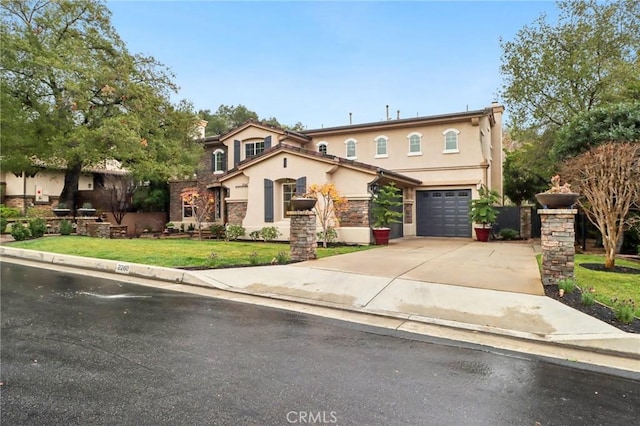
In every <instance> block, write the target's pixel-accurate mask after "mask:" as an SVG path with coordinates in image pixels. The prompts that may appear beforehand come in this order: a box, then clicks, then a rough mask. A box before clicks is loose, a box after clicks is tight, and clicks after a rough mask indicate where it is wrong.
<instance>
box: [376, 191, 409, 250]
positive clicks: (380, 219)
mask: <svg viewBox="0 0 640 426" xmlns="http://www.w3.org/2000/svg"><path fill="white" fill-rule="evenodd" d="M400 200H402V195H401V190H400V188H398V187H397V186H395V184H394V183H393V182H391V183H389V184H387V185H384V186H383V187H382V188H380V189H379V190H378V192H377V193H376V194H375V195H374V197H373V208H372V209H371V215H372V219H373V238H374V240H375V242H376V245H386V244H389V233H390V232H391V228H390V227H389V225H391V224H392V223H400V222H402V212H399V211H398V210H397V208H398V207H401V206H402V201H400Z"/></svg>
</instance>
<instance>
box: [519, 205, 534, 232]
mask: <svg viewBox="0 0 640 426" xmlns="http://www.w3.org/2000/svg"><path fill="white" fill-rule="evenodd" d="M520 238H523V239H525V240H528V239H530V238H531V207H530V206H521V207H520Z"/></svg>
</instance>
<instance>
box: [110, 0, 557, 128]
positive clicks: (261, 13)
mask: <svg viewBox="0 0 640 426" xmlns="http://www.w3.org/2000/svg"><path fill="white" fill-rule="evenodd" d="M107 6H108V8H109V9H110V10H111V11H112V14H113V15H112V23H113V25H114V27H115V28H116V30H117V31H118V33H119V34H120V36H121V37H122V38H123V39H124V41H125V42H126V43H127V46H128V48H129V50H130V51H131V52H134V53H143V54H145V55H151V56H154V57H155V58H156V59H157V60H159V61H160V62H162V63H163V64H165V65H167V66H168V67H169V68H171V70H172V71H173V72H174V73H175V74H176V78H175V82H176V83H177V84H178V85H179V86H180V91H179V93H178V94H177V95H176V97H175V100H176V101H177V100H178V99H187V100H189V101H191V102H192V103H193V105H194V107H195V108H196V109H210V110H211V111H215V110H217V109H218V106H219V105H221V104H225V105H238V104H243V105H245V106H246V107H247V108H249V109H251V110H253V111H255V112H257V113H258V115H259V116H260V117H261V118H268V117H271V116H273V117H276V118H277V119H278V121H279V122H280V123H283V124H289V125H292V124H294V123H296V122H298V121H300V122H302V123H303V124H304V125H305V126H306V127H307V128H309V129H311V128H319V127H331V126H339V125H345V124H349V113H350V112H351V113H353V122H354V124H355V123H364V122H374V121H379V120H383V119H384V118H385V115H386V113H385V106H386V105H389V110H390V115H391V116H392V117H393V118H395V117H396V111H397V110H400V116H401V118H408V117H415V116H416V115H420V116H424V115H433V114H444V113H452V112H460V111H465V110H466V109H470V110H473V109H480V108H483V107H485V106H488V105H489V104H490V103H491V101H493V100H495V99H497V100H498V101H500V98H499V90H500V86H501V84H502V77H501V75H500V70H499V69H500V56H501V50H500V43H499V40H500V37H503V38H504V39H505V40H512V39H513V38H514V36H515V34H516V33H517V31H518V30H519V29H521V28H522V27H523V26H524V25H529V24H532V23H533V22H534V21H535V19H536V18H537V17H538V16H539V15H540V14H541V13H543V12H544V13H547V15H548V16H549V18H550V19H554V18H555V17H556V14H557V9H556V5H555V3H553V2H550V1H542V2H523V1H511V2H507V1H491V2H485V1H467V2H462V1H449V2H431V1H422V2H417V1H409V2H399V1H390V2H360V1H348V2H347V1H343V2H319V1H308V2H307V1H302V2H300V1H299V2H267V1H255V2H218V1H108V3H107Z"/></svg>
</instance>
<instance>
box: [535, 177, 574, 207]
mask: <svg viewBox="0 0 640 426" xmlns="http://www.w3.org/2000/svg"><path fill="white" fill-rule="evenodd" d="M579 196H580V194H578V193H577V192H573V191H571V185H569V184H568V183H566V182H565V183H564V184H562V185H560V175H555V176H554V177H552V178H551V187H550V188H549V189H548V190H547V191H545V192H541V193H539V194H536V200H538V202H539V203H540V204H542V206H543V207H544V208H545V209H568V208H571V207H572V206H573V205H574V204H575V203H576V202H577V201H578V197H579Z"/></svg>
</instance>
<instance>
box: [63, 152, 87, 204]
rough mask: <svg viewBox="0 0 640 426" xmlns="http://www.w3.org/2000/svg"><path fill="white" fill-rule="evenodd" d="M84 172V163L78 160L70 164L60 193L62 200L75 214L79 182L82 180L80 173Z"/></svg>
mask: <svg viewBox="0 0 640 426" xmlns="http://www.w3.org/2000/svg"><path fill="white" fill-rule="evenodd" d="M81 172H82V163H81V162H77V163H73V164H69V165H68V166H67V170H66V171H65V173H64V187H63V188H62V193H61V194H60V202H63V203H65V204H66V205H67V208H69V209H71V210H72V211H73V213H74V214H75V211H76V202H77V199H78V184H79V182H80V173H81Z"/></svg>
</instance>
